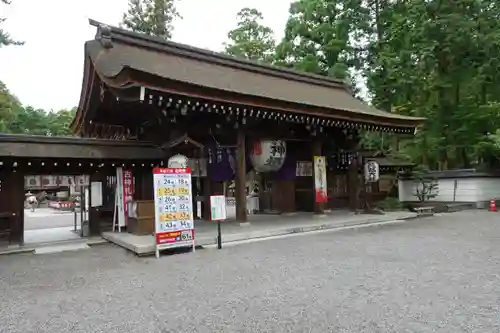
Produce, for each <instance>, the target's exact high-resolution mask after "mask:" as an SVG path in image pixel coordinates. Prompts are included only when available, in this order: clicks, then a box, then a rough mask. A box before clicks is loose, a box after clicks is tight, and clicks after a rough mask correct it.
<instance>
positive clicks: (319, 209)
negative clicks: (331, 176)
mask: <svg viewBox="0 0 500 333" xmlns="http://www.w3.org/2000/svg"><path fill="white" fill-rule="evenodd" d="M311 151H312V160H313V192H312V193H313V200H314V214H319V215H320V214H324V213H325V205H326V203H325V202H316V195H315V193H316V188H315V179H316V174H315V168H314V156H322V154H323V152H322V142H321V139H320V138H314V139H313V142H312V146H311Z"/></svg>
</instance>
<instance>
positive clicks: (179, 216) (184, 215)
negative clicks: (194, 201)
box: [160, 212, 191, 222]
mask: <svg viewBox="0 0 500 333" xmlns="http://www.w3.org/2000/svg"><path fill="white" fill-rule="evenodd" d="M190 218H191V214H190V213H189V212H178V213H163V214H160V221H162V222H168V221H182V220H189V219H190Z"/></svg>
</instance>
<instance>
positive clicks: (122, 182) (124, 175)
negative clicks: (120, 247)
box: [115, 167, 134, 227]
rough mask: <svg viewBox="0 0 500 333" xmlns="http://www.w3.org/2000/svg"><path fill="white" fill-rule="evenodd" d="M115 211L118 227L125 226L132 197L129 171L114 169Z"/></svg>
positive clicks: (132, 179)
mask: <svg viewBox="0 0 500 333" xmlns="http://www.w3.org/2000/svg"><path fill="white" fill-rule="evenodd" d="M115 196H116V206H117V208H116V210H117V214H118V226H119V227H124V226H126V225H127V216H128V203H129V202H131V201H132V200H133V196H134V176H133V174H132V171H131V170H123V168H121V167H118V168H116V194H115Z"/></svg>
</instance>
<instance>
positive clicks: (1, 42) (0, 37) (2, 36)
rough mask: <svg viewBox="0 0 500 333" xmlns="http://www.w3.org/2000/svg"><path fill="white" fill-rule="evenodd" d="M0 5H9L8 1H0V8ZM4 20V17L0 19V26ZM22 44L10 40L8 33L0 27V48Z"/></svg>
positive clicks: (21, 43)
mask: <svg viewBox="0 0 500 333" xmlns="http://www.w3.org/2000/svg"><path fill="white" fill-rule="evenodd" d="M2 5H10V1H8V0H0V6H2ZM5 20H6V18H5V17H0V25H1V24H2V23H3V22H5ZM23 44H24V42H20V41H16V40H14V39H12V38H11V37H10V35H9V33H8V32H7V31H5V30H3V29H2V28H1V27H0V48H2V47H3V46H9V45H23Z"/></svg>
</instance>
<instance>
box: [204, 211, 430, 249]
mask: <svg viewBox="0 0 500 333" xmlns="http://www.w3.org/2000/svg"><path fill="white" fill-rule="evenodd" d="M420 218H422V217H420V216H413V215H410V216H404V217H401V218H395V219H384V218H373V219H368V220H366V221H361V222H359V221H352V222H345V223H340V224H334V223H325V224H321V225H312V226H307V227H295V228H283V229H275V230H269V231H265V232H262V231H254V232H248V233H238V234H231V235H227V236H224V231H222V244H230V243H234V242H241V241H248V240H253V239H255V240H257V239H265V238H270V237H277V236H285V235H292V234H299V233H308V232H314V231H321V230H334V229H342V228H346V227H357V226H369V225H377V224H379V223H384V222H387V223H389V222H395V221H398V222H401V221H405V220H413V219H420ZM196 245H197V246H213V245H217V238H214V237H201V238H198V239H197V240H196Z"/></svg>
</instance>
